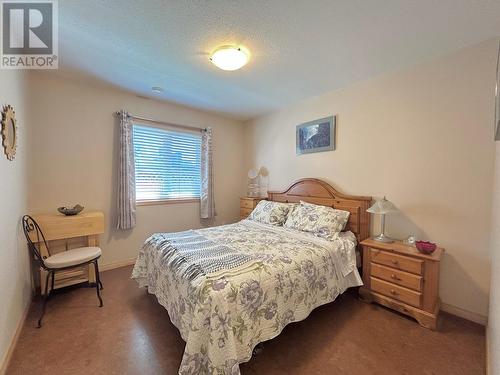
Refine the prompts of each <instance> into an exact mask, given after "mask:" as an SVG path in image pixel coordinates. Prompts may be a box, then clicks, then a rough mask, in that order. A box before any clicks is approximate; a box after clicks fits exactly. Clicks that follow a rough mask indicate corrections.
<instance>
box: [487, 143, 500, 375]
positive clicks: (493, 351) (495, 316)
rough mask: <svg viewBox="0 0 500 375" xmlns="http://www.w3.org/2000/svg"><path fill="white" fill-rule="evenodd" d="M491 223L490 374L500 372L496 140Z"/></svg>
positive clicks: (499, 152)
mask: <svg viewBox="0 0 500 375" xmlns="http://www.w3.org/2000/svg"><path fill="white" fill-rule="evenodd" d="M492 207H493V215H492V216H493V220H492V225H491V283H490V314H489V319H488V341H489V347H488V349H489V356H488V359H489V366H490V372H489V373H490V374H492V375H494V374H500V142H496V157H495V183H494V190H493V204H492Z"/></svg>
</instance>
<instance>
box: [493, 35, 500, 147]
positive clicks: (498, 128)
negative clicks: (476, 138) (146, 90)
mask: <svg viewBox="0 0 500 375" xmlns="http://www.w3.org/2000/svg"><path fill="white" fill-rule="evenodd" d="M494 126H495V129H494V131H495V141H500V42H499V43H498V55H497V81H496V86H495V125H494Z"/></svg>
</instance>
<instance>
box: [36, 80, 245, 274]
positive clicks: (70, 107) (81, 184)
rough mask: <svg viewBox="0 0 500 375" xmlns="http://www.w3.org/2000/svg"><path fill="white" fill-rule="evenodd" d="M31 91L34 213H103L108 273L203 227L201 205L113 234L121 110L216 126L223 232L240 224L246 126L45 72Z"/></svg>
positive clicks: (159, 212) (145, 216) (151, 214)
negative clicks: (153, 246)
mask: <svg viewBox="0 0 500 375" xmlns="http://www.w3.org/2000/svg"><path fill="white" fill-rule="evenodd" d="M167 89H168V88H167ZM30 91H31V97H32V103H31V111H32V113H33V115H34V116H35V118H36V121H34V124H33V129H32V135H31V136H30V139H31V144H30V146H31V148H32V154H33V157H32V159H31V161H30V165H29V173H30V190H29V202H28V204H29V208H30V211H31V212H43V211H55V209H56V207H58V206H61V205H66V204H75V203H81V204H83V205H84V206H85V207H86V209H98V210H103V211H104V213H105V215H106V226H107V230H106V233H105V235H104V236H103V237H102V242H101V245H102V246H101V247H102V249H103V256H102V264H103V265H106V264H110V263H115V262H120V261H123V260H126V259H130V258H132V257H135V256H136V255H137V252H138V250H139V248H140V246H141V245H142V243H143V242H144V240H145V239H146V237H147V236H148V235H150V234H151V233H153V232H158V231H169V232H170V231H178V230H185V229H188V228H193V227H200V226H201V223H200V220H199V204H198V203H184V204H170V205H159V206H141V207H138V208H137V226H136V228H134V229H133V230H129V231H118V230H115V229H114V228H115V227H116V204H115V203H116V189H117V185H116V180H117V175H116V172H117V162H118V159H117V155H118V144H117V140H118V134H117V130H118V125H117V122H116V119H115V117H114V116H113V113H114V112H115V111H117V110H119V109H122V108H124V109H127V110H128V111H130V112H131V113H133V114H138V115H143V116H145V117H150V118H153V119H161V120H165V121H168V122H171V123H176V124H185V125H192V126H199V127H204V126H212V127H213V129H214V148H215V155H214V174H215V176H214V178H215V199H216V209H217V213H218V216H217V219H216V224H223V223H229V222H233V221H236V220H237V219H238V217H239V212H238V210H239V206H238V197H239V195H240V194H241V192H242V191H243V188H244V180H243V177H244V175H245V174H244V172H243V170H242V168H241V166H242V164H243V156H242V154H241V149H242V147H243V128H242V125H241V123H239V122H237V121H233V120H228V119H226V118H222V117H220V116H216V115H213V114H209V113H206V112H202V111H198V110H194V109H190V108H187V107H183V106H178V105H174V104H170V103H166V102H160V101H156V100H148V99H144V98H140V97H138V96H135V95H133V94H129V93H126V92H124V91H120V90H117V89H114V88H110V87H108V86H92V85H90V84H86V83H81V82H76V81H75V82H73V81H68V80H65V79H63V78H60V77H58V76H56V75H54V74H52V73H46V72H36V73H32V74H31V76H30Z"/></svg>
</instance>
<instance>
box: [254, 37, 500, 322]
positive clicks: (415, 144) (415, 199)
mask: <svg viewBox="0 0 500 375" xmlns="http://www.w3.org/2000/svg"><path fill="white" fill-rule="evenodd" d="M496 46H497V44H496V41H489V42H485V43H482V44H479V45H476V46H472V47H469V48H467V49H463V50H461V51H459V52H457V53H454V54H452V55H448V56H445V57H442V58H440V59H436V60H433V61H429V62H427V63H425V64H420V65H417V66H414V67H412V68H409V69H406V70H404V71H400V72H396V73H392V74H388V75H384V76H381V77H377V78H375V79H371V80H368V81H364V82H359V83H357V84H355V85H352V86H350V87H348V88H346V89H343V90H337V91H333V92H330V93H327V94H324V95H321V96H319V97H315V98H311V99H309V100H307V101H303V102H300V103H297V104H296V105H294V106H290V107H288V108H286V109H283V110H280V111H278V112H275V113H271V114H269V115H266V116H263V117H261V118H257V119H255V120H253V121H250V122H249V123H248V124H247V126H246V137H247V142H248V147H247V152H246V167H247V168H250V167H253V166H265V167H266V168H267V169H268V170H269V173H270V188H274V189H281V188H284V187H286V186H287V185H288V184H290V183H291V182H292V181H294V180H296V179H298V178H302V177H319V178H322V179H325V180H327V181H329V182H330V183H332V184H333V185H334V186H335V187H337V188H338V189H339V190H340V191H342V192H345V193H349V194H360V195H371V196H373V197H382V196H384V195H387V197H388V198H389V199H390V200H391V201H393V202H394V203H395V204H396V205H397V206H398V207H399V208H400V210H401V213H400V214H398V215H395V216H392V217H389V218H388V220H387V228H388V232H389V234H390V235H392V236H394V237H397V238H404V237H406V236H407V235H408V234H410V233H413V234H416V235H417V236H418V237H419V238H420V239H429V240H432V241H435V242H437V243H438V244H439V245H441V246H443V247H445V248H446V256H445V257H444V260H443V263H442V275H441V298H442V300H443V302H444V303H446V304H449V305H452V306H454V307H458V308H460V309H463V310H466V311H465V312H464V311H459V310H458V311H455V312H459V313H460V312H461V313H463V314H465V315H467V314H468V312H471V313H472V314H469V315H470V317H471V318H477V319H479V320H481V319H484V316H486V315H487V309H488V286H489V238H490V235H489V234H490V221H491V220H490V213H491V193H492V182H493V160H494V142H493V137H492V127H493V125H492V123H493V92H494V77H495V64H496ZM331 114H336V115H337V116H338V118H337V120H338V121H337V149H336V151H333V152H324V153H316V154H309V155H302V156H296V155H295V126H296V125H297V124H300V123H302V122H306V121H310V120H313V119H317V118H321V117H325V116H328V115H331ZM374 224H376V223H374ZM375 230H376V231H377V230H378V226H376V227H375ZM448 308H450V307H448Z"/></svg>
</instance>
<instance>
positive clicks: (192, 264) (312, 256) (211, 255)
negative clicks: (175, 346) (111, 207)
mask: <svg viewBox="0 0 500 375" xmlns="http://www.w3.org/2000/svg"><path fill="white" fill-rule="evenodd" d="M268 200H271V201H276V202H284V203H296V202H299V201H305V202H309V203H314V204H317V205H324V206H330V207H334V208H337V209H341V210H345V211H349V212H350V216H349V221H348V223H347V225H346V228H345V231H343V232H342V233H340V234H339V235H338V236H337V237H336V238H335V239H333V240H326V239H324V238H318V237H316V236H315V235H313V234H311V233H306V232H300V231H296V230H293V229H288V228H284V227H277V226H273V225H269V224H262V223H259V222H257V221H253V220H242V221H240V222H238V223H235V224H230V225H224V226H219V227H213V228H205V229H199V230H190V231H184V232H179V233H157V234H154V235H153V236H151V237H150V238H148V239H147V240H146V242H145V244H144V246H143V248H142V249H141V251H140V253H139V256H138V258H137V261H136V263H135V266H134V269H133V272H132V278H133V279H135V280H136V281H137V282H138V284H139V286H140V287H147V290H148V292H149V293H151V294H154V295H155V296H156V298H157V299H158V302H159V303H160V304H161V305H162V306H164V307H165V308H166V310H167V311H168V314H169V317H170V319H171V321H172V323H173V324H174V325H175V326H176V327H177V328H178V329H179V331H180V334H181V336H182V338H183V339H184V341H185V342H186V347H185V351H184V356H183V358H182V362H181V365H180V368H179V374H181V375H188V374H189V375H191V374H221V375H223V374H224V375H225V374H231V375H236V374H240V371H239V364H240V363H243V362H246V361H248V360H250V358H251V356H252V351H253V349H254V347H255V346H256V345H257V344H259V343H261V342H264V341H267V340H270V339H272V338H273V337H276V336H277V335H279V334H280V332H281V331H282V330H283V328H284V327H285V326H286V325H287V324H289V323H291V322H296V321H301V320H304V319H305V318H306V317H307V316H308V315H309V314H310V313H311V311H312V310H314V309H315V308H316V307H318V306H320V305H324V304H327V303H330V302H332V301H334V300H335V298H336V297H337V296H338V295H340V294H342V293H343V292H344V291H345V290H346V289H348V288H350V287H355V286H360V285H361V284H362V282H361V278H360V276H359V273H358V270H357V267H356V252H355V248H356V244H357V243H358V242H359V241H362V240H363V239H365V238H366V237H368V233H369V215H368V214H367V213H366V209H367V208H368V207H369V204H370V202H371V198H370V197H357V196H347V195H343V194H340V193H338V192H337V191H336V190H335V189H333V187H331V186H330V185H329V184H327V183H326V182H324V181H321V180H317V179H303V180H299V181H297V182H295V183H294V184H292V185H291V186H290V187H289V188H288V189H286V190H285V191H281V192H269V193H268ZM179 253H182V254H183V255H182V256H179Z"/></svg>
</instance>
